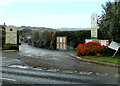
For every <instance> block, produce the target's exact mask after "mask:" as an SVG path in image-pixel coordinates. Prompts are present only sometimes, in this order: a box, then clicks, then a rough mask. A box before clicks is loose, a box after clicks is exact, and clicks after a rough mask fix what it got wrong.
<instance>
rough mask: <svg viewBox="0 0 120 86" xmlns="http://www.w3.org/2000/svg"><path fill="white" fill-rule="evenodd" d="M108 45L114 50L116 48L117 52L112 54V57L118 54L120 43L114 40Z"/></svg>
mask: <svg viewBox="0 0 120 86" xmlns="http://www.w3.org/2000/svg"><path fill="white" fill-rule="evenodd" d="M108 47H109V48H111V49H113V50H116V52H115V53H114V55H113V56H112V57H114V56H115V55H116V53H117V52H118V50H119V48H120V43H117V42H114V41H112V42H111V43H110V45H109V46H108Z"/></svg>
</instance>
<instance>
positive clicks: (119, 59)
mask: <svg viewBox="0 0 120 86" xmlns="http://www.w3.org/2000/svg"><path fill="white" fill-rule="evenodd" d="M82 58H84V59H90V60H94V61H100V62H107V63H112V64H120V56H115V57H112V56H99V57H98V56H82Z"/></svg>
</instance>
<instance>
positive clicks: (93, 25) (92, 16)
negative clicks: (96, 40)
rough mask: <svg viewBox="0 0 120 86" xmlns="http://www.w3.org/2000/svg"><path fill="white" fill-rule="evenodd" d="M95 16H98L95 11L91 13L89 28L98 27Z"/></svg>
mask: <svg viewBox="0 0 120 86" xmlns="http://www.w3.org/2000/svg"><path fill="white" fill-rule="evenodd" d="M97 18H98V15H97V14H96V13H93V14H92V15H91V28H97V27H98V24H97Z"/></svg>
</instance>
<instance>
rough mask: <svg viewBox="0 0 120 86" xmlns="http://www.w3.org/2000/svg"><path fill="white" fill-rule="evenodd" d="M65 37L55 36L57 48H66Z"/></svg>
mask: <svg viewBox="0 0 120 86" xmlns="http://www.w3.org/2000/svg"><path fill="white" fill-rule="evenodd" d="M66 41H67V37H57V49H59V50H67V42H66Z"/></svg>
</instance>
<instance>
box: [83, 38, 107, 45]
mask: <svg viewBox="0 0 120 86" xmlns="http://www.w3.org/2000/svg"><path fill="white" fill-rule="evenodd" d="M88 42H97V43H100V45H104V46H108V45H109V40H98V39H85V43H88Z"/></svg>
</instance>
